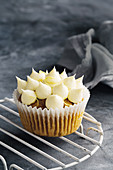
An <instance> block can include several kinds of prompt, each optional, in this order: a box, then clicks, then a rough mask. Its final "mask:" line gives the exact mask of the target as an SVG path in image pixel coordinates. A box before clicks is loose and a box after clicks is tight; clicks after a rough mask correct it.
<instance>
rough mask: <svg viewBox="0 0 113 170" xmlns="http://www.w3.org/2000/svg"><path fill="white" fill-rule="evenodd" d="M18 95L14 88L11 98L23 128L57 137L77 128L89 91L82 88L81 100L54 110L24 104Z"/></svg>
mask: <svg viewBox="0 0 113 170" xmlns="http://www.w3.org/2000/svg"><path fill="white" fill-rule="evenodd" d="M19 96H20V94H19V93H18V90H17V89H16V90H14V93H13V98H14V101H15V103H16V105H17V108H18V111H19V115H20V119H21V122H22V124H23V126H24V128H25V129H26V130H28V131H30V132H32V133H35V134H37V135H40V136H49V137H57V136H65V135H68V134H71V133H73V132H75V131H76V130H77V129H78V128H79V126H80V124H81V121H82V117H83V113H84V110H85V107H86V104H87V102H88V99H89V97H90V93H89V90H88V89H87V88H84V94H83V98H84V99H83V101H81V102H80V103H78V104H74V105H72V106H70V107H67V106H66V107H65V108H63V109H57V108H56V109H55V110H53V109H49V110H48V109H47V108H45V109H43V110H42V109H41V108H38V109H37V108H36V107H34V108H32V106H27V105H24V104H22V103H21V102H20V101H19V100H18V98H19Z"/></svg>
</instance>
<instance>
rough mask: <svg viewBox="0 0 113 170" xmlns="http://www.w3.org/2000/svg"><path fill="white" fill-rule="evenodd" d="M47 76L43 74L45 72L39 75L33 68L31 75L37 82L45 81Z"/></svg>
mask: <svg viewBox="0 0 113 170" xmlns="http://www.w3.org/2000/svg"><path fill="white" fill-rule="evenodd" d="M45 75H46V73H45V72H43V71H41V70H40V71H39V73H37V72H36V71H35V70H34V69H33V68H32V73H31V75H30V77H31V78H32V79H34V80H37V81H43V80H44V79H45Z"/></svg>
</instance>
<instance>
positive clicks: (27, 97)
mask: <svg viewBox="0 0 113 170" xmlns="http://www.w3.org/2000/svg"><path fill="white" fill-rule="evenodd" d="M21 100H22V103H23V104H26V105H30V104H32V103H34V102H35V101H36V94H35V92H34V91H32V90H22V96H21Z"/></svg>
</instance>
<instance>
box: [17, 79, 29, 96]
mask: <svg viewBox="0 0 113 170" xmlns="http://www.w3.org/2000/svg"><path fill="white" fill-rule="evenodd" d="M16 79H17V89H18V92H19V93H20V94H22V90H21V89H25V88H26V85H27V82H26V81H25V80H22V79H20V78H19V77H17V76H16Z"/></svg>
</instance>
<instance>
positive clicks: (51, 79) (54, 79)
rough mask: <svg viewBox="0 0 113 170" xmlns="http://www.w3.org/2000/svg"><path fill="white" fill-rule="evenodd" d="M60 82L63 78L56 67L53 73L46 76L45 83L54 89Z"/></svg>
mask: <svg viewBox="0 0 113 170" xmlns="http://www.w3.org/2000/svg"><path fill="white" fill-rule="evenodd" d="M60 81H61V78H60V75H59V72H57V71H56V68H55V67H54V68H53V69H52V71H51V72H50V73H48V74H47V75H46V78H45V80H44V83H46V84H49V85H50V86H51V87H54V86H55V85H57V84H59V83H60Z"/></svg>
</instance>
